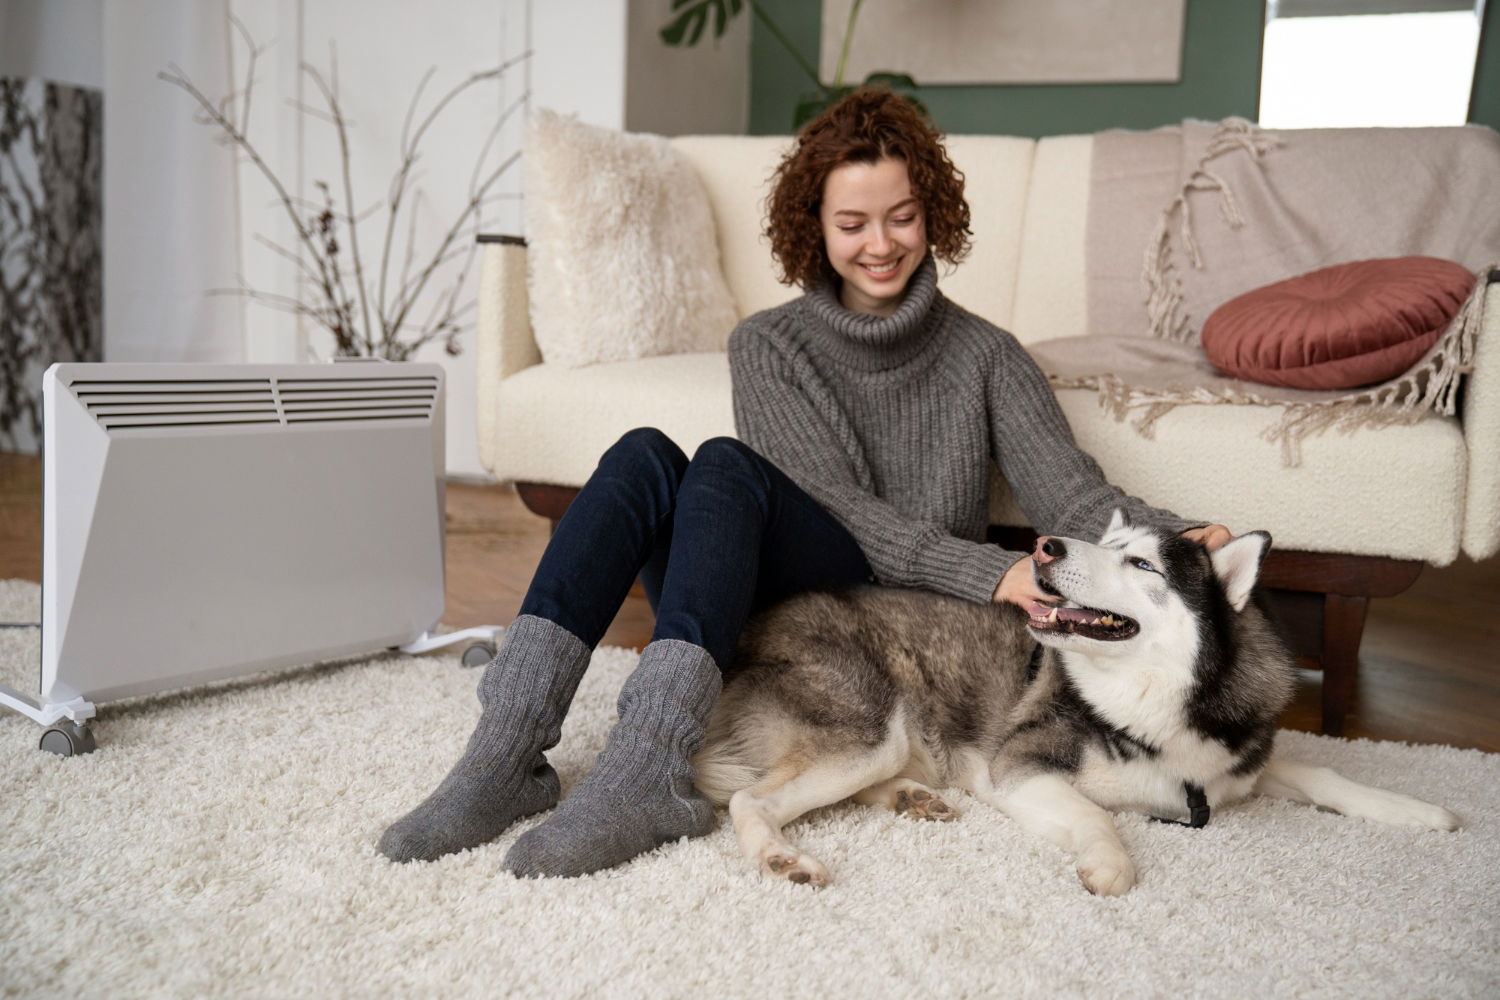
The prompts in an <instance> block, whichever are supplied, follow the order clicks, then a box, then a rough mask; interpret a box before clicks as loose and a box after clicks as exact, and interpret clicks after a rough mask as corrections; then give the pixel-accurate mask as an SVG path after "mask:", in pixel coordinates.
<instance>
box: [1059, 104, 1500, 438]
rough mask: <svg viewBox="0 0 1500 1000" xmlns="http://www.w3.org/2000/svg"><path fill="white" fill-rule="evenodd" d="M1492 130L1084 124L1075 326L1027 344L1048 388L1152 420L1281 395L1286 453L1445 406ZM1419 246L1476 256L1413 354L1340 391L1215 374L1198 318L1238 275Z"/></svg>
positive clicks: (1239, 285) (1492, 227) (1461, 354)
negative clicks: (1081, 328) (1430, 336)
mask: <svg viewBox="0 0 1500 1000" xmlns="http://www.w3.org/2000/svg"><path fill="white" fill-rule="evenodd" d="M1497 191H1500V135H1497V134H1496V133H1495V132H1493V131H1491V130H1489V129H1486V128H1480V127H1469V128H1462V129H1457V128H1449V129H1326V130H1325V129H1319V130H1305V131H1281V132H1273V131H1267V130H1261V129H1259V128H1257V127H1256V126H1254V125H1252V124H1250V123H1249V122H1247V121H1245V120H1243V119H1238V118H1230V119H1226V120H1225V121H1223V122H1221V123H1218V124H1214V123H1209V122H1196V121H1188V122H1185V123H1184V124H1183V125H1182V126H1180V127H1172V128H1164V129H1157V130H1155V131H1153V132H1144V133H1142V132H1104V133H1101V134H1099V135H1098V136H1096V137H1095V139H1094V151H1093V172H1092V186H1091V190H1090V197H1089V218H1088V234H1087V278H1088V281H1087V286H1088V296H1089V300H1088V317H1089V328H1090V330H1092V331H1093V334H1092V335H1091V336H1088V337H1079V338H1070V339H1067V340H1055V341H1047V342H1043V343H1040V344H1035V345H1032V348H1031V350H1032V352H1033V353H1034V354H1035V355H1036V356H1037V359H1038V361H1039V362H1040V363H1041V365H1042V368H1043V369H1044V370H1045V371H1046V372H1047V373H1048V375H1049V376H1050V377H1051V379H1052V382H1053V385H1055V386H1057V387H1059V388H1078V387H1081V388H1091V389H1097V390H1099V392H1100V402H1101V404H1102V405H1103V406H1105V407H1106V408H1107V409H1109V410H1110V411H1111V412H1112V413H1114V415H1115V416H1116V418H1117V419H1121V420H1124V419H1127V417H1130V416H1132V415H1134V417H1135V419H1134V420H1133V424H1134V426H1136V427H1137V429H1139V430H1140V431H1141V432H1142V433H1144V434H1147V435H1149V434H1150V432H1151V428H1152V425H1153V424H1154V423H1155V422H1156V420H1157V419H1159V418H1160V417H1161V416H1162V415H1163V414H1164V413H1167V412H1169V411H1170V410H1171V409H1172V408H1174V407H1176V406H1179V405H1182V404H1184V403H1236V404H1257V405H1267V406H1280V407H1282V408H1283V414H1282V417H1281V419H1280V420H1279V421H1278V422H1277V423H1276V424H1275V425H1274V426H1273V427H1272V428H1271V430H1270V431H1269V433H1268V437H1270V438H1271V439H1272V440H1274V441H1277V442H1279V443H1280V444H1281V446H1282V450H1283V455H1284V457H1285V460H1286V461H1287V463H1288V464H1296V463H1297V461H1298V456H1299V448H1298V445H1299V443H1300V441H1301V440H1302V439H1303V438H1304V437H1306V436H1307V435H1308V434H1312V433H1318V432H1321V431H1323V430H1326V429H1328V428H1330V427H1338V428H1342V429H1349V428H1352V427H1358V426H1380V425H1384V424H1389V423H1410V422H1414V421H1416V420H1418V419H1421V418H1422V417H1423V416H1425V415H1426V414H1427V413H1428V412H1430V411H1437V412H1441V413H1446V414H1452V413H1453V412H1454V406H1455V404H1456V401H1457V399H1456V397H1457V389H1458V379H1459V376H1460V375H1461V374H1462V373H1463V372H1464V371H1465V370H1466V368H1467V367H1468V365H1469V363H1470V359H1471V357H1472V354H1473V346H1474V340H1475V338H1476V337H1477V335H1478V331H1479V327H1480V323H1481V320H1482V308H1483V300H1484V288H1485V279H1486V276H1487V274H1488V271H1489V269H1490V268H1491V267H1493V266H1494V264H1495V262H1496V261H1500V196H1497V194H1496V192H1497ZM1407 254H1423V255H1427V256H1432V257H1442V258H1446V259H1448V260H1454V261H1458V262H1459V263H1461V264H1464V265H1465V266H1467V267H1469V268H1470V269H1472V270H1474V271H1476V272H1477V278H1476V282H1475V289H1474V292H1473V294H1471V295H1470V297H1469V299H1468V301H1467V302H1466V303H1465V304H1464V307H1463V308H1462V310H1461V311H1460V312H1459V314H1458V315H1457V316H1456V317H1455V319H1454V321H1453V323H1452V324H1451V325H1450V327H1449V329H1448V330H1447V331H1446V332H1445V333H1444V335H1443V336H1442V337H1440V338H1439V339H1438V341H1437V342H1436V343H1435V344H1434V345H1433V347H1432V349H1431V350H1429V351H1428V353H1427V354H1426V355H1425V356H1424V357H1423V358H1422V359H1421V360H1420V361H1419V362H1418V363H1417V364H1416V365H1414V366H1413V367H1412V368H1411V369H1409V370H1408V371H1407V372H1405V373H1404V374H1402V375H1401V376H1399V377H1398V378H1396V379H1393V380H1391V381H1390V382H1386V383H1382V384H1381V385H1376V386H1370V387H1367V388H1364V389H1359V390H1353V391H1331V392H1312V391H1306V390H1296V389H1285V388H1282V387H1278V386H1269V385H1261V384H1259V383H1251V382H1244V381H1240V380H1236V379H1230V378H1225V377H1223V376H1221V375H1219V374H1218V373H1217V372H1216V371H1215V370H1214V368H1213V367H1212V365H1210V364H1209V363H1208V360H1207V358H1206V357H1205V356H1204V354H1203V352H1202V350H1201V349H1200V348H1199V347H1198V346H1197V345H1198V336H1199V333H1200V331H1201V329H1202V325H1203V321H1204V320H1205V319H1206V318H1207V317H1208V315H1209V314H1210V313H1212V311H1213V310H1214V309H1215V308H1217V307H1218V306H1219V305H1221V304H1223V303H1224V302H1227V301H1228V300H1229V299H1231V298H1234V297H1235V296H1236V295H1239V294H1241V293H1243V292H1247V291H1250V290H1252V289H1255V288H1258V287H1260V286H1262V285H1266V284H1270V283H1271V282H1274V281H1279V280H1281V279H1283V278H1289V277H1292V276H1293V275H1297V274H1302V273H1304V272H1306V271H1310V270H1313V269H1315V268H1318V267H1325V266H1327V265H1330V264H1338V263H1344V262H1346V261H1353V260H1365V259H1369V258H1374V257H1395V256H1402V255H1407Z"/></svg>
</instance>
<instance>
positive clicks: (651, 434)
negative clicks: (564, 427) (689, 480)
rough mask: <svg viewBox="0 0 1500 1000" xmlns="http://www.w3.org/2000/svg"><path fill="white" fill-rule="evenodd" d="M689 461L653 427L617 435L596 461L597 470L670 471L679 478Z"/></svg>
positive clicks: (670, 440) (674, 444)
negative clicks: (647, 469) (597, 461)
mask: <svg viewBox="0 0 1500 1000" xmlns="http://www.w3.org/2000/svg"><path fill="white" fill-rule="evenodd" d="M687 464H688V458H687V455H686V454H685V453H684V452H683V450H682V449H681V448H679V447H678V446H677V443H676V442H675V441H673V440H672V439H671V438H669V437H667V436H666V435H665V434H663V433H662V432H661V431H659V430H657V429H656V428H655V427H637V428H636V429H635V430H631V431H626V432H625V433H624V434H622V435H620V440H618V441H616V442H615V443H614V444H612V445H610V447H609V450H608V451H606V452H605V453H604V456H603V457H602V458H600V459H599V466H600V468H604V467H606V466H608V467H610V468H618V467H620V466H625V467H630V468H638V467H649V468H653V469H663V470H667V471H670V472H671V473H672V474H673V478H681V476H682V473H683V471H684V470H686V469H687Z"/></svg>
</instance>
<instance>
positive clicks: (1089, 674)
mask: <svg viewBox="0 0 1500 1000" xmlns="http://www.w3.org/2000/svg"><path fill="white" fill-rule="evenodd" d="M1189 662H1191V661H1190V659H1189ZM1067 666H1068V673H1069V676H1070V677H1071V678H1072V680H1073V683H1074V684H1076V685H1077V686H1078V690H1079V693H1080V694H1082V695H1083V697H1084V699H1085V700H1087V701H1088V702H1089V704H1090V705H1092V706H1093V707H1094V708H1095V710H1096V711H1098V712H1099V713H1100V715H1102V716H1103V717H1104V718H1105V719H1107V720H1108V721H1109V722H1110V723H1111V724H1112V725H1114V726H1116V727H1117V728H1119V729H1121V730H1124V731H1125V732H1126V733H1127V734H1128V735H1129V736H1130V737H1131V738H1132V739H1135V740H1138V741H1140V742H1141V743H1143V744H1146V745H1148V746H1150V747H1152V748H1154V749H1155V750H1156V751H1157V753H1155V754H1150V753H1147V752H1144V751H1142V752H1140V753H1138V754H1137V755H1136V756H1134V757H1131V758H1128V759H1122V758H1121V757H1119V756H1115V755H1112V754H1110V753H1109V752H1108V751H1106V750H1105V749H1103V748H1101V747H1091V748H1088V749H1087V750H1086V751H1085V753H1084V757H1083V761H1082V765H1081V766H1080V768H1079V770H1078V772H1077V774H1076V775H1075V777H1074V782H1073V783H1074V786H1075V787H1076V788H1077V789H1078V790H1079V791H1081V792H1082V793H1083V794H1085V795H1087V796H1088V797H1089V798H1090V799H1092V800H1094V801H1095V802H1097V803H1098V804H1099V805H1101V806H1104V807H1105V808H1106V809H1143V810H1145V811H1147V812H1154V813H1157V814H1159V815H1162V816H1168V817H1172V816H1176V815H1178V814H1179V813H1181V812H1182V811H1183V810H1184V808H1185V802H1186V796H1185V792H1184V790H1183V786H1184V784H1185V783H1192V784H1194V785H1198V786H1199V787H1201V788H1203V789H1204V790H1205V792H1206V793H1207V794H1208V799H1209V802H1210V803H1214V804H1217V803H1220V802H1226V801H1232V800H1234V799H1238V798H1242V797H1244V796H1245V795H1247V794H1249V791H1250V788H1251V787H1252V786H1253V785H1254V777H1253V776H1251V777H1247V778H1236V777H1233V776H1231V775H1230V774H1229V771H1230V769H1231V768H1232V767H1234V765H1235V763H1236V757H1235V755H1234V754H1232V753H1231V752H1230V751H1229V750H1228V748H1226V747H1225V746H1224V744H1222V743H1220V742H1218V741H1217V740H1213V739H1208V738H1206V737H1204V736H1202V735H1200V734H1198V733H1196V732H1194V731H1193V730H1191V729H1190V728H1189V727H1188V725H1187V721H1186V718H1185V706H1186V705H1187V700H1188V697H1189V692H1190V690H1191V688H1192V685H1193V677H1192V671H1191V668H1190V667H1187V666H1186V665H1185V664H1184V663H1183V660H1182V658H1181V657H1180V652H1179V656H1177V657H1170V658H1169V657H1163V658H1162V659H1160V660H1158V661H1156V663H1154V664H1151V665H1147V666H1139V665H1127V664H1122V663H1118V662H1114V663H1110V662H1106V663H1103V664H1098V663H1095V662H1093V661H1091V660H1090V659H1089V658H1087V657H1083V656H1076V655H1075V656H1069V657H1067Z"/></svg>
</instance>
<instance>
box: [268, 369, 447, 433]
mask: <svg viewBox="0 0 1500 1000" xmlns="http://www.w3.org/2000/svg"><path fill="white" fill-rule="evenodd" d="M276 385H277V390H278V393H279V395H280V397H281V409H282V413H283V414H284V415H285V417H286V422H287V423H289V424H303V423H314V422H317V423H326V422H328V421H330V420H402V419H406V420H421V421H425V420H427V419H428V418H430V417H431V416H432V408H433V406H434V405H436V403H437V388H438V387H437V379H435V378H422V377H417V378H378V377H377V378H360V379H349V378H341V379H318V378H283V379H277V382H276Z"/></svg>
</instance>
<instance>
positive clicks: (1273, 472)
mask: <svg viewBox="0 0 1500 1000" xmlns="http://www.w3.org/2000/svg"><path fill="white" fill-rule="evenodd" d="M1058 400H1059V402H1061V404H1062V407H1063V411H1064V413H1065V414H1066V415H1067V417H1068V421H1069V423H1070V424H1072V426H1073V431H1074V435H1075V436H1076V437H1077V439H1078V442H1079V444H1080V445H1082V447H1083V448H1084V450H1085V451H1087V452H1089V453H1090V454H1091V455H1093V456H1094V457H1095V458H1097V459H1098V460H1099V464H1100V465H1101V466H1103V468H1104V472H1105V475H1107V476H1108V477H1109V479H1110V481H1111V482H1113V483H1114V484H1115V485H1117V486H1119V487H1120V488H1121V489H1123V490H1125V491H1126V492H1128V493H1131V494H1134V495H1135V496H1139V497H1142V498H1143V499H1145V500H1146V501H1147V502H1148V503H1152V504H1157V505H1159V506H1163V507H1167V508H1169V509H1171V510H1174V511H1176V512H1177V513H1179V514H1182V515H1183V516H1185V517H1201V518H1204V519H1212V520H1216V521H1222V522H1223V523H1225V524H1227V525H1229V527H1230V529H1231V530H1232V531H1236V532H1243V531H1251V530H1255V529H1265V530H1268V531H1270V532H1271V534H1272V535H1273V536H1274V544H1275V545H1277V546H1278V547H1280V548H1285V549H1304V550H1311V551H1321V552H1348V553H1353V554H1356V555H1385V556H1391V557H1394V558H1402V559H1423V560H1426V561H1428V562H1431V563H1434V564H1436V565H1443V564H1446V563H1449V562H1452V561H1453V559H1454V558H1455V557H1456V555H1457V553H1458V539H1459V533H1460V531H1461V528H1462V524H1463V516H1462V511H1463V505H1464V485H1465V472H1464V470H1465V462H1466V459H1465V450H1464V443H1463V434H1462V430H1461V428H1460V427H1459V425H1458V422H1457V421H1455V420H1454V419H1452V418H1450V417H1440V416H1431V417H1428V418H1426V419H1423V420H1422V421H1420V422H1418V423H1417V424H1414V425H1411V426H1395V427H1386V428H1382V429H1380V430H1374V431H1372V430H1367V429H1366V430H1356V431H1354V432H1352V433H1350V434H1347V435H1344V434H1328V435H1324V436H1322V437H1316V438H1311V439H1309V440H1308V441H1307V442H1306V443H1305V444H1304V446H1303V464H1302V466H1300V467H1298V468H1285V467H1284V466H1282V464H1281V452H1280V449H1278V448H1277V447H1276V446H1274V445H1270V444H1267V443H1266V442H1265V441H1264V440H1262V439H1261V437H1260V435H1261V433H1262V431H1264V430H1265V429H1266V427H1267V426H1269V425H1270V424H1271V423H1272V422H1273V421H1274V420H1275V418H1276V415H1277V412H1278V411H1277V410H1276V409H1275V408H1274V407H1259V406H1183V407H1179V408H1178V409H1177V410H1176V411H1174V412H1172V413H1169V414H1167V415H1166V416H1164V417H1162V418H1161V420H1160V421H1159V422H1158V424H1157V430H1156V438H1155V440H1148V439H1146V438H1143V437H1141V436H1140V435H1139V434H1137V433H1136V432H1135V430H1134V429H1133V428H1131V427H1130V426H1129V425H1128V424H1123V423H1119V422H1117V421H1116V420H1114V418H1112V417H1111V416H1109V415H1108V414H1107V413H1104V412H1103V411H1101V410H1100V409H1099V402H1098V396H1097V394H1095V393H1094V392H1092V391H1089V390H1084V389H1065V390H1063V391H1061V392H1059V393H1058ZM498 410H499V411H498V413H497V415H496V420H497V422H498V424H499V425H500V426H502V427H504V428H505V429H506V436H505V440H504V442H502V443H501V444H500V446H499V447H497V448H496V450H495V467H494V469H493V471H494V473H495V475H497V476H498V477H500V478H501V479H502V480H512V481H519V482H535V483H553V484H557V485H563V486H581V485H583V483H584V481H585V480H587V479H588V477H589V475H590V474H591V473H592V472H593V471H594V467H595V465H597V464H598V461H599V456H600V455H602V454H604V451H605V449H607V448H608V447H609V446H610V445H612V444H614V443H615V441H617V440H619V437H620V435H622V434H624V433H625V432H626V431H628V430H631V429H633V428H635V427H642V426H652V427H658V428H660V429H661V430H662V431H664V432H665V433H666V434H667V435H668V436H669V437H671V438H672V440H674V441H676V442H677V443H678V444H679V445H681V446H682V448H683V450H684V451H686V452H687V453H688V454H689V455H691V454H692V453H693V450H694V449H695V448H697V446H698V445H699V444H701V443H702V442H704V441H705V440H707V439H708V438H711V437H717V436H720V435H726V436H732V435H733V434H734V414H733V411H732V409H731V406H730V382H729V363H728V358H727V356H726V355H724V354H677V355H670V356H667V357H659V358H643V359H640V360H636V361H622V362H617V363H614V364H604V365H595V366H592V367H589V368H580V369H573V370H568V369H564V368H562V367H560V366H557V365H547V364H542V365H535V366H533V367H531V368H527V369H525V370H524V371H521V372H518V373H517V374H515V375H512V376H511V377H509V378H507V379H504V380H503V381H502V382H501V383H500V400H499V408H498ZM1205 456H1209V459H1208V462H1209V464H1212V467H1213V470H1214V471H1213V473H1212V474H1205V473H1204V471H1203V470H1204V466H1205ZM991 516H992V519H993V520H994V521H995V522H996V523H1000V524H1025V523H1026V522H1025V519H1024V518H1023V517H1022V516H1021V514H1020V511H1019V510H1018V509H1017V508H1016V507H1015V505H1014V503H1013V502H1011V501H1010V499H1009V497H1008V495H1007V494H1005V493H1004V492H1003V491H997V492H996V493H995V495H994V496H993V497H992V499H991ZM1392 525H1400V526H1401V530H1400V531H1392V530H1391V526H1392Z"/></svg>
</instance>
